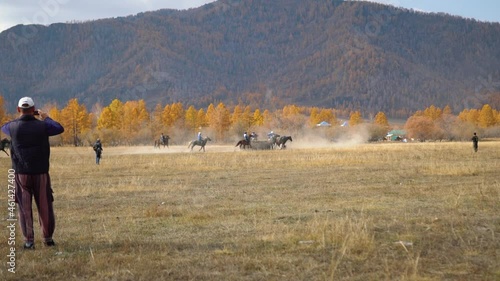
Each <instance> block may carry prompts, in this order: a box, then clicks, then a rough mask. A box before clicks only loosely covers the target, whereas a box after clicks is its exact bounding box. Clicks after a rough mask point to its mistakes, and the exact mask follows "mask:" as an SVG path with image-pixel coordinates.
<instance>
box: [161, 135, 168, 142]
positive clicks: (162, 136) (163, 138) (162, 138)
mask: <svg viewBox="0 0 500 281" xmlns="http://www.w3.org/2000/svg"><path fill="white" fill-rule="evenodd" d="M166 140H167V137H165V135H164V134H163V133H161V136H160V141H161V144H165V141H166Z"/></svg>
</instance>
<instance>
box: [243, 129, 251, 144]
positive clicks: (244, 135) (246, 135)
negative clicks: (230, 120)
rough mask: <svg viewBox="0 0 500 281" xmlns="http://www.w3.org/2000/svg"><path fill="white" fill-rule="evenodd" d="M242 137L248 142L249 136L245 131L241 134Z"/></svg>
mask: <svg viewBox="0 0 500 281" xmlns="http://www.w3.org/2000/svg"><path fill="white" fill-rule="evenodd" d="M243 139H244V140H245V141H246V142H247V143H250V138H249V137H248V134H247V132H245V133H244V134H243Z"/></svg>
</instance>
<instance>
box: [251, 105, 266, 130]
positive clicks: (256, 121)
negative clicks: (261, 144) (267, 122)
mask: <svg viewBox="0 0 500 281" xmlns="http://www.w3.org/2000/svg"><path fill="white" fill-rule="evenodd" d="M252 121H253V122H252V125H253V126H262V125H264V115H262V114H261V113H260V110H259V109H258V108H257V109H256V110H255V111H254V112H253V118H252Z"/></svg>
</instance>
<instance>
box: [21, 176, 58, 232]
mask: <svg viewBox="0 0 500 281" xmlns="http://www.w3.org/2000/svg"><path fill="white" fill-rule="evenodd" d="M15 179H16V202H17V205H18V207H19V208H18V209H19V224H20V225H21V230H22V231H23V236H24V240H25V242H34V239H35V237H34V236H35V234H34V231H33V209H32V201H33V197H34V198H35V203H36V206H37V208H38V221H39V222H40V226H41V228H42V235H43V238H44V241H49V240H51V239H52V234H53V233H54V229H55V227H56V221H55V217H54V209H53V208H52V202H53V201H54V197H53V196H52V188H51V186H50V176H49V174H48V173H47V174H36V175H27V174H16V177H15Z"/></svg>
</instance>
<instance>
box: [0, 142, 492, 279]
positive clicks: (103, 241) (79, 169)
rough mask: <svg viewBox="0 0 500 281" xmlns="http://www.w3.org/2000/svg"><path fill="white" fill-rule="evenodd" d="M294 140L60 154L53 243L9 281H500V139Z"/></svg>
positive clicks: (24, 255) (23, 260)
mask: <svg viewBox="0 0 500 281" xmlns="http://www.w3.org/2000/svg"><path fill="white" fill-rule="evenodd" d="M296 143H297V141H295V142H294V143H292V144H290V145H289V149H288V150H286V151H285V150H283V151H240V150H237V149H234V148H233V147H229V146H215V145H208V146H207V152H206V153H199V152H193V153H190V152H188V149H187V148H186V147H171V148H170V149H169V150H154V149H153V148H152V147H151V148H149V147H116V148H105V151H104V158H103V159H102V163H101V165H100V166H97V165H95V164H94V158H93V152H92V150H91V149H89V148H71V147H63V148H59V147H58V148H53V149H52V160H51V176H52V181H53V189H54V196H55V202H54V204H55V211H56V216H57V222H56V224H57V228H56V233H55V236H54V238H55V240H56V242H57V243H58V245H57V247H55V248H44V247H43V246H42V245H41V243H40V239H39V238H40V229H39V228H38V227H36V228H35V236H36V239H37V240H36V244H37V249H36V250H35V251H24V250H22V249H21V245H22V236H21V233H20V229H19V227H18V229H17V245H18V247H17V252H16V253H17V256H16V258H17V260H16V262H17V268H16V269H17V270H16V271H17V272H16V273H15V274H12V273H9V272H7V267H6V266H5V262H6V261H7V258H6V254H7V251H8V250H7V249H8V248H7V238H8V236H7V235H8V234H7V232H6V231H4V232H3V233H4V237H5V238H4V239H3V240H4V242H1V238H0V249H1V253H3V255H2V256H3V257H4V258H3V259H4V261H5V262H4V263H3V264H4V266H2V267H0V275H1V276H0V279H2V280H5V279H9V280H499V279H500V258H499V257H500V252H499V251H500V217H499V215H498V212H499V210H500V207H499V206H500V204H499V203H500V142H483V143H481V144H480V150H479V152H478V153H473V152H472V151H471V150H472V148H471V145H470V144H469V143H412V144H365V145H357V146H349V147H342V146H335V145H332V146H323V147H321V148H314V147H311V148H305V147H304V145H302V146H299V145H297V147H304V148H299V149H297V148H296V149H294V148H293V147H294V145H296ZM0 160H1V162H0V163H1V165H0V169H1V171H3V172H2V174H4V178H5V181H6V180H7V169H8V168H9V167H10V161H9V159H7V158H6V157H5V156H4V157H2V159H0ZM1 198H2V199H1V201H2V202H6V201H7V192H6V191H5V189H4V192H3V194H2V195H1ZM1 206H4V207H3V208H2V210H1V212H2V214H4V217H6V211H7V208H6V204H1Z"/></svg>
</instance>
